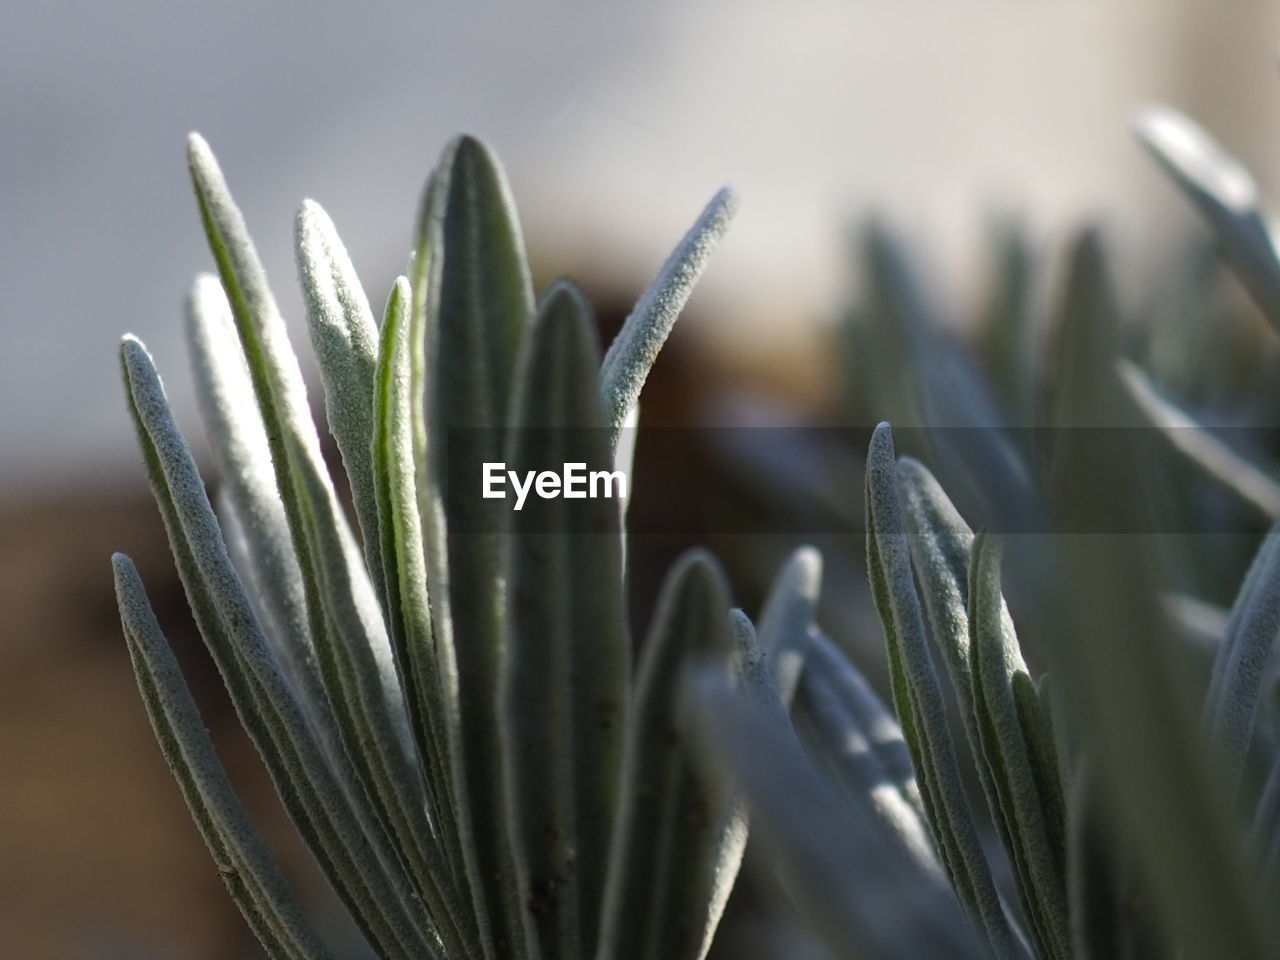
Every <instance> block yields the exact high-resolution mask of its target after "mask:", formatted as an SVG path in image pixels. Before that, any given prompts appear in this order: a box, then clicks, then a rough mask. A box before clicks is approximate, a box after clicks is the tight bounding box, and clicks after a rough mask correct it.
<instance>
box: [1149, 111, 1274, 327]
mask: <svg viewBox="0 0 1280 960" xmlns="http://www.w3.org/2000/svg"><path fill="white" fill-rule="evenodd" d="M1134 132H1135V134H1136V135H1137V137H1138V140H1139V141H1140V142H1141V143H1142V145H1143V146H1144V147H1146V149H1147V150H1148V151H1149V152H1150V153H1151V155H1152V156H1153V157H1154V158H1155V159H1156V161H1157V162H1158V163H1159V164H1160V166H1161V167H1163V168H1164V170H1165V172H1167V173H1168V174H1169V176H1170V177H1171V178H1172V179H1173V181H1174V183H1176V184H1177V185H1178V187H1179V188H1180V189H1181V190H1182V191H1183V193H1185V194H1186V195H1187V197H1188V198H1189V199H1190V200H1191V202H1192V203H1193V204H1195V206H1196V209H1197V210H1198V211H1199V212H1200V214H1201V215H1202V216H1203V217H1204V218H1205V220H1206V221H1207V222H1208V224H1209V227H1210V228H1211V229H1212V230H1213V232H1214V236H1215V237H1217V240H1218V243H1219V244H1220V245H1221V248H1222V252H1223V254H1224V255H1225V256H1226V259H1227V261H1228V262H1229V263H1230V264H1231V266H1232V268H1233V269H1234V270H1235V271H1236V274H1237V276H1239V278H1240V281H1241V282H1242V283H1243V284H1244V286H1245V289H1246V290H1248V291H1249V293H1250V295H1251V296H1252V297H1253V299H1254V300H1255V301H1256V302H1257V304H1258V306H1259V307H1260V308H1261V309H1262V312H1263V314H1264V315H1265V316H1266V318H1267V320H1269V321H1270V322H1271V325H1272V326H1273V327H1276V328H1277V329H1280V261H1277V259H1276V252H1275V245H1274V242H1273V240H1272V237H1271V233H1270V230H1269V229H1268V227H1267V219H1266V214H1265V213H1264V211H1263V209H1262V201H1261V199H1260V197H1259V196H1258V187H1257V184H1256V183H1254V180H1253V178H1252V177H1251V176H1250V175H1249V172H1248V171H1247V170H1245V168H1244V167H1243V166H1241V165H1240V164H1239V163H1238V162H1237V161H1236V160H1235V159H1234V158H1233V157H1231V156H1230V155H1228V154H1227V153H1226V151H1224V150H1223V149H1222V147H1221V146H1219V145H1218V144H1217V143H1215V142H1214V140H1213V139H1212V138H1211V137H1210V136H1209V135H1208V134H1207V133H1205V132H1204V131H1203V130H1202V129H1200V127H1198V126H1196V125H1195V124H1194V123H1192V122H1191V121H1190V120H1188V119H1187V118H1186V117H1185V116H1183V115H1182V114H1180V113H1178V112H1177V111H1176V110H1171V109H1169V108H1168V107H1150V108H1148V109H1146V110H1144V111H1143V112H1141V113H1140V114H1138V116H1137V118H1136V119H1135V120H1134Z"/></svg>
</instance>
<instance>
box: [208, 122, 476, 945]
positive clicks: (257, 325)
mask: <svg viewBox="0 0 1280 960" xmlns="http://www.w3.org/2000/svg"><path fill="white" fill-rule="evenodd" d="M188 162H189V166H190V170H191V176H192V181H193V183H194V185H195V189H196V197H197V200H198V202H199V207H200V212H201V215H202V217H203V219H204V222H205V232H206V234H207V235H208V239H209V245H210V248H211V250H212V252H213V254H214V259H215V260H216V261H217V263H218V268H219V272H220V273H221V275H222V285H223V289H224V290H225V291H226V292H227V296H228V300H229V302H230V304H231V309H232V315H233V316H234V318H235V321H236V328H237V331H238V332H239V334H240V341H241V344H242V346H243V349H244V354H245V357H246V359H247V361H248V365H249V371H250V377H251V380H252V382H253V386H254V391H255V393H256V395H257V399H258V407H259V410H260V411H261V413H262V417H263V421H264V423H265V425H266V429H267V436H268V440H269V443H270V446H271V457H272V462H273V465H274V467H275V470H276V477H277V485H278V487H279V489H280V492H281V495H282V498H283V500H284V503H285V512H286V516H287V517H288V519H289V527H290V531H291V533H292V537H293V547H294V551H295V553H296V554H297V557H298V561H299V566H300V567H301V569H302V572H303V579H304V583H305V584H306V586H307V587H308V590H307V601H308V603H307V606H308V611H309V614H310V621H311V627H312V630H311V632H312V641H313V644H314V646H315V650H316V656H317V661H318V663H319V666H320V673H321V676H322V677H323V678H324V683H325V688H326V691H327V693H328V695H329V699H330V703H331V705H332V707H333V711H334V715H335V717H336V719H337V722H338V728H339V730H340V731H341V734H342V740H343V743H344V744H345V746H346V748H347V754H348V756H349V758H350V759H351V761H352V763H353V764H354V766H355V767H356V769H357V771H358V773H359V774H360V777H361V780H362V781H363V783H364V786H365V788H366V791H367V793H368V796H369V799H370V801H371V802H372V804H373V806H374V809H375V810H376V811H377V813H378V815H379V816H380V817H381V818H383V819H385V820H386V821H387V822H388V823H389V824H390V825H391V828H392V830H393V832H394V834H395V835H396V837H397V840H398V841H399V847H400V849H401V850H402V851H403V852H404V854H405V856H406V857H407V859H408V864H409V866H410V869H411V871H412V873H413V876H414V879H415V881H416V883H417V886H418V888H419V890H420V891H421V893H422V896H423V897H424V898H426V899H427V901H428V902H429V904H430V905H431V907H432V908H433V910H434V912H435V913H436V915H437V917H436V919H437V920H438V921H439V922H442V923H443V922H446V920H447V918H448V917H449V916H450V914H451V911H450V910H448V909H447V904H448V902H449V900H450V899H451V896H450V893H449V891H448V890H447V889H442V888H441V887H440V885H439V882H438V878H437V877H436V876H435V875H434V874H433V872H432V871H431V869H430V868H429V866H428V864H430V863H431V862H432V861H433V860H434V859H435V854H436V851H435V849H434V845H433V840H434V839H435V838H433V837H432V834H431V830H430V827H429V825H428V821H427V819H426V815H425V801H424V786H423V783H422V778H421V776H420V774H419V771H418V769H417V767H416V764H415V762H414V747H413V743H412V740H411V737H410V734H409V724H408V719H407V716H406V713H405V705H404V702H403V697H402V693H401V689H400V686H399V680H398V677H397V675H396V669H395V664H394V656H393V653H392V651H391V645H390V642H389V640H388V637H387V633H386V627H385V624H384V623H383V620H382V614H381V611H380V609H379V608H378V604H377V600H376V598H375V596H374V593H373V588H372V585H371V583H370V581H369V577H368V571H367V570H366V569H365V567H364V564H363V562H362V558H361V556H360V554H359V552H358V547H357V546H356V543H355V539H354V537H353V535H352V533H351V530H350V528H349V526H348V524H347V521H346V516H345V514H344V513H343V510H342V507H341V505H340V504H339V502H338V499H337V495H336V493H335V492H334V489H333V485H332V483H331V482H330V480H329V476H328V473H327V472H326V470H325V466H324V460H323V458H322V456H321V454H320V444H319V439H318V437H317V435H316V431H315V425H314V424H313V423H312V421H311V416H310V410H309V408H308V406H307V399H306V389H305V386H304V385H303V382H302V375H301V372H300V370H299V368H298V362H297V358H296V357H295V356H294V354H293V351H292V348H291V347H290V345H289V339H288V335H287V333H286V331H285V328H284V322H283V320H282V319H281V317H280V314H279V312H278V310H277V309H276V306H275V301H274V298H273V297H272V295H271V292H270V290H269V288H268V286H267V282H266V276H265V273H264V272H263V269H262V264H261V263H260V261H259V260H258V257H257V253H256V252H255V250H254V248H253V244H252V242H251V241H250V239H249V235H248V231H247V229H246V228H245V224H244V219H243V217H242V216H241V214H240V212H239V210H238V209H237V207H236V205H235V202H234V201H233V199H232V197H231V194H230V191H229V190H228V189H227V185H226V182H225V180H224V179H223V177H222V173H221V171H220V170H219V169H218V166H217V163H216V161H215V160H214V159H213V155H212V153H211V152H210V151H209V149H208V145H207V144H205V143H204V141H203V140H201V139H200V138H199V137H198V136H196V135H194V134H193V135H192V137H191V139H190V140H189V141H188ZM367 400H368V402H369V403H370V404H372V402H373V398H372V395H369V396H368V398H367Z"/></svg>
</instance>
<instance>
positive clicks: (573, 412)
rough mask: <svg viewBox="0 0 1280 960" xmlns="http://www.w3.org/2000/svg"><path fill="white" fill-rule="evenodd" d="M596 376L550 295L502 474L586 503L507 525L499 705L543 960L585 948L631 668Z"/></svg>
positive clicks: (560, 959)
mask: <svg viewBox="0 0 1280 960" xmlns="http://www.w3.org/2000/svg"><path fill="white" fill-rule="evenodd" d="M598 367H599V348H598V347H597V345H596V342H595V328H594V318H593V316H592V311H591V308H590V306H589V305H588V304H587V302H586V300H585V298H584V297H583V295H582V293H581V292H580V291H579V290H578V289H577V288H576V287H574V286H573V285H572V284H570V283H568V282H565V281H561V282H558V283H556V284H554V285H553V286H552V287H551V288H550V289H549V290H548V291H547V293H546V294H545V295H544V297H543V300H542V304H541V306H540V307H539V310H538V315H537V318H536V319H535V321H534V324H533V328H532V330H531V331H530V335H529V339H528V343H527V345H526V348H525V355H524V357H523V360H522V362H521V364H520V366H519V372H518V374H517V381H516V387H515V392H514V396H513V404H512V413H511V418H510V423H509V431H508V435H507V441H508V443H507V454H506V457H505V463H506V464H507V466H508V468H509V469H511V470H513V471H515V472H516V473H518V474H520V475H521V476H524V475H526V474H528V473H531V472H541V471H544V470H553V471H559V470H560V469H561V468H562V467H564V465H570V464H571V465H574V466H576V467H577V468H579V470H581V471H582V473H581V481H582V490H581V491H579V493H580V496H578V497H577V498H575V499H570V491H569V489H567V488H566V490H565V491H564V494H565V495H564V496H560V497H556V498H550V499H543V498H540V497H531V498H530V499H529V500H528V501H527V502H526V503H525V504H524V506H523V508H522V509H521V510H519V511H516V510H511V511H510V515H509V520H508V525H507V536H506V538H505V546H506V553H507V561H506V585H507V603H508V616H507V619H506V625H507V637H506V644H505V664H504V670H503V673H504V678H503V684H502V689H501V693H500V701H499V702H500V707H499V713H500V718H501V721H502V730H503V732H504V734H505V739H504V744H503V746H504V753H505V764H506V782H507V797H508V799H509V803H510V808H509V809H510V814H509V815H510V818H511V823H510V829H511V837H512V842H513V844H514V846H515V855H516V865H517V870H518V876H519V890H520V901H521V903H522V904H523V905H524V908H525V922H526V925H527V926H528V928H529V933H530V939H531V944H530V949H531V952H532V953H533V954H534V955H536V956H539V957H541V958H543V960H576V958H580V957H583V958H584V957H588V956H590V955H591V953H592V951H593V950H594V948H595V944H596V940H597V938H598V936H599V922H600V904H601V895H602V891H603V889H604V883H605V865H606V861H607V859H608V853H609V849H608V848H609V841H610V836H611V834H612V828H613V818H614V810H615V808H616V806H617V799H618V779H619V774H620V770H621V762H622V742H623V729H624V720H625V701H626V691H627V677H628V673H629V659H630V657H629V642H628V639H627V636H626V632H625V630H624V628H623V623H624V616H623V597H622V557H621V551H620V546H621V528H620V526H619V523H620V517H619V511H618V505H617V504H616V503H615V502H614V500H613V498H612V497H608V496H591V495H590V494H591V493H592V491H590V490H589V489H588V486H589V483H588V478H591V477H592V475H593V474H608V473H610V472H611V470H612V466H613V458H612V456H611V451H610V450H609V446H608V438H607V436H606V434H605V431H604V423H603V419H602V417H601V411H600V397H599V392H598V390H597V389H596V371H597V369H598ZM595 483H596V481H595V479H591V480H590V485H594V484H595Z"/></svg>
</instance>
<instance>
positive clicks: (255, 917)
mask: <svg viewBox="0 0 1280 960" xmlns="http://www.w3.org/2000/svg"><path fill="white" fill-rule="evenodd" d="M111 565H112V568H113V570H114V573H115V585H116V599H117V601H118V602H119V605H120V618H121V621H122V623H123V627H124V633H125V640H126V641H127V642H128V646H129V657H130V660H131V661H132V662H133V669H134V673H135V674H136V675H137V678H138V687H139V689H140V690H141V692H142V699H143V703H144V704H145V705H146V708H147V715H148V716H149V717H150V719H151V727H152V729H153V730H154V731H155V735H156V739H157V740H159V742H160V747H161V749H162V750H163V751H164V756H165V760H166V761H168V764H169V769H170V770H172V771H173V775H174V778H175V779H176V780H177V781H178V786H179V788H180V789H181V790H182V796H183V799H185V800H186V802H187V807H188V809H189V810H190V811H191V818H192V819H193V820H194V821H195V823H196V827H197V829H199V831H200V835H201V836H202V837H203V838H204V842H205V845H206V846H207V847H208V848H209V853H210V854H211V855H212V856H213V859H214V862H215V863H216V864H217V866H218V875H219V876H220V877H221V878H222V881H223V883H224V884H225V885H226V887H227V890H228V891H229V892H230V894H231V898H232V900H234V901H235V903H236V906H237V907H239V908H240V912H241V914H243V916H244V918H245V921H246V922H247V923H248V924H249V926H250V928H251V929H252V930H253V933H254V935H255V936H256V937H257V938H258V940H259V942H260V943H261V944H262V946H263V948H264V949H265V950H266V951H267V955H268V956H269V957H271V958H272V960H324V958H327V957H329V956H330V954H329V951H328V950H326V949H325V947H324V946H323V944H322V943H321V941H320V938H319V937H318V936H317V935H316V933H315V931H314V930H312V928H311V925H310V923H308V922H307V919H306V917H305V916H304V914H303V911H302V909H301V908H300V907H299V906H298V904H297V902H296V901H295V900H294V898H293V895H292V893H291V892H290V891H289V889H288V887H287V885H286V883H285V880H284V877H283V876H282V875H281V873H280V870H279V868H278V867H277V866H276V864H275V861H274V860H272V859H271V855H270V854H269V853H268V852H267V849H266V847H265V846H264V845H263V843H262V840H261V839H260V838H259V836H258V832H257V831H256V830H255V829H254V828H253V825H252V824H251V823H250V822H249V818H248V816H247V815H246V814H245V811H244V808H243V806H241V804H240V800H239V798H238V797H237V796H236V794H235V790H234V789H233V788H232V786H231V781H230V780H229V779H228V778H227V772H226V770H224V769H223V766H222V763H221V762H220V761H219V760H218V756H217V753H216V752H215V750H214V746H213V741H212V740H211V739H210V737H209V733H208V731H207V730H205V728H204V723H203V722H202V721H201V719H200V714H199V711H198V710H197V709H196V704H195V701H194V700H193V699H192V698H191V691H190V690H189V689H188V688H187V684H186V681H185V680H183V677H182V671H181V669H180V668H179V667H178V661H177V660H176V659H175V658H174V656H173V651H172V650H170V648H169V644H168V642H167V641H166V640H165V638H164V636H163V635H162V634H161V632H160V625H159V624H158V623H157V622H156V618H155V613H154V612H153V611H152V609H151V604H150V602H149V601H148V600H147V595H146V592H145V590H144V589H143V586H142V581H141V579H140V578H139V577H138V571H137V570H136V569H135V568H134V566H133V562H132V561H131V560H130V559H129V558H128V557H126V556H124V555H123V554H119V553H117V554H115V555H114V556H113V557H112V558H111Z"/></svg>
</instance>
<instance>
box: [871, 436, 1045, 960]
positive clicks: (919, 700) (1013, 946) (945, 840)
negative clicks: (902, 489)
mask: <svg viewBox="0 0 1280 960" xmlns="http://www.w3.org/2000/svg"><path fill="white" fill-rule="evenodd" d="M866 517H867V527H868V536H867V570H868V575H869V577H870V580H871V592H872V596H873V598H874V599H875V602H876V609H877V610H878V611H879V614H880V620H881V623H882V624H883V626H884V631H885V639H886V646H887V649H888V656H889V675H890V680H891V683H892V689H893V702H894V707H895V709H896V711H897V714H898V720H899V722H900V723H901V724H902V731H903V734H904V736H905V738H906V741H907V746H908V748H909V749H910V751H911V759H912V762H913V764H914V765H915V768H916V773H917V776H918V777H919V781H920V790H921V797H922V799H923V801H924V807H925V812H926V814H927V816H928V820H929V823H930V826H931V827H932V828H933V831H934V839H935V841H936V842H937V845H938V849H939V851H940V853H941V854H942V860H943V863H944V865H945V866H946V868H947V873H948V875H949V876H950V877H951V881H952V883H953V884H954V886H955V888H956V893H957V895H958V896H959V898H960V902H961V903H962V904H963V905H964V907H965V910H966V912H967V913H968V915H969V918H970V921H971V922H972V923H973V925H974V928H975V929H976V930H977V931H979V932H980V933H981V934H982V936H983V937H985V939H986V940H987V943H988V945H989V946H990V948H991V949H992V950H993V951H994V952H995V953H996V955H997V956H1000V957H1016V956H1019V955H1021V953H1022V952H1023V948H1022V946H1021V945H1020V943H1019V936H1018V934H1017V932H1016V931H1015V929H1014V928H1013V927H1012V926H1011V925H1010V923H1009V920H1008V919H1007V917H1006V915H1005V911H1004V907H1003V904H1002V903H1001V901H1000V895H999V893H998V892H997V891H996V888H995V883H994V882H993V880H992V878H991V870H990V867H989V865H988V864H987V860H986V857H985V855H984V854H983V852H982V845H981V843H980V841H979V839H978V832H977V827H976V826H975V825H974V822H973V814H972V811H971V810H970V808H969V801H968V799H967V797H966V796H965V792H964V784H963V781H962V779H961V774H960V768H959V763H958V760H957V758H956V753H955V746H954V744H953V742H952V739H951V732H950V730H949V729H948V727H947V720H946V704H945V701H944V699H943V695H942V688H941V686H940V684H939V682H938V677H937V674H936V673H935V672H934V668H933V662H932V660H931V657H930V653H929V646H928V639H927V636H926V631H925V623H924V617H923V613H922V611H921V607H920V599H919V596H918V594H917V593H916V588H915V582H914V576H913V573H912V567H911V558H910V552H909V546H908V540H909V536H908V533H907V527H906V522H905V519H904V515H903V508H902V504H901V501H900V493H899V482H898V474H897V465H896V462H895V460H894V451H893V438H892V434H891V433H890V431H889V425H888V424H884V423H882V424H880V426H878V427H877V428H876V430H875V433H874V434H873V435H872V438H871V446H870V449H869V450H868V453H867V473H866Z"/></svg>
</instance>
